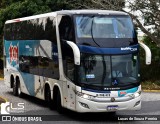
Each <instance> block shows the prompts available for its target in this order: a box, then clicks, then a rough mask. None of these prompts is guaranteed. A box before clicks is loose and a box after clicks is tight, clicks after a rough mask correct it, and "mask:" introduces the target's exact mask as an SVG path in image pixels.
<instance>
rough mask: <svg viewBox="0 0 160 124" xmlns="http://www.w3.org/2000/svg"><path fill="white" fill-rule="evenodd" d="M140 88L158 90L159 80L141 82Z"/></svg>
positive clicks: (159, 88)
mask: <svg viewBox="0 0 160 124" xmlns="http://www.w3.org/2000/svg"><path fill="white" fill-rule="evenodd" d="M141 84H142V90H160V81H154V82H153V81H145V82H142V83H141Z"/></svg>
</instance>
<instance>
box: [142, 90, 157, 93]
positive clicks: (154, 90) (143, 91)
mask: <svg viewBox="0 0 160 124" xmlns="http://www.w3.org/2000/svg"><path fill="white" fill-rule="evenodd" d="M142 91H143V92H154V93H156V92H157V93H160V90H142Z"/></svg>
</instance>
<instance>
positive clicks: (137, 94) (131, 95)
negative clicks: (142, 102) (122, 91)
mask: <svg viewBox="0 0 160 124" xmlns="http://www.w3.org/2000/svg"><path fill="white" fill-rule="evenodd" d="M140 95H141V91H139V92H136V93H134V94H130V95H128V96H129V97H131V98H133V99H134V98H137V97H139V96H140Z"/></svg>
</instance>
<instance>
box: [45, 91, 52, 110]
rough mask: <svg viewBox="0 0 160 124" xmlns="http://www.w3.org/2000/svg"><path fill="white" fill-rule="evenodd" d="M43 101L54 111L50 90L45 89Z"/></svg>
mask: <svg viewBox="0 0 160 124" xmlns="http://www.w3.org/2000/svg"><path fill="white" fill-rule="evenodd" d="M45 101H46V104H47V106H48V107H49V108H50V109H51V110H53V109H54V104H53V100H52V99H51V91H50V88H47V89H46V91H45Z"/></svg>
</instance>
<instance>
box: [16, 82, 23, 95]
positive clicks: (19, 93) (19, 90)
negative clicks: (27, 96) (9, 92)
mask: <svg viewBox="0 0 160 124" xmlns="http://www.w3.org/2000/svg"><path fill="white" fill-rule="evenodd" d="M16 84H17V87H18V89H17V90H18V94H17V95H18V96H19V97H23V93H22V91H21V87H20V86H21V84H20V80H19V79H17V80H16Z"/></svg>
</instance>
